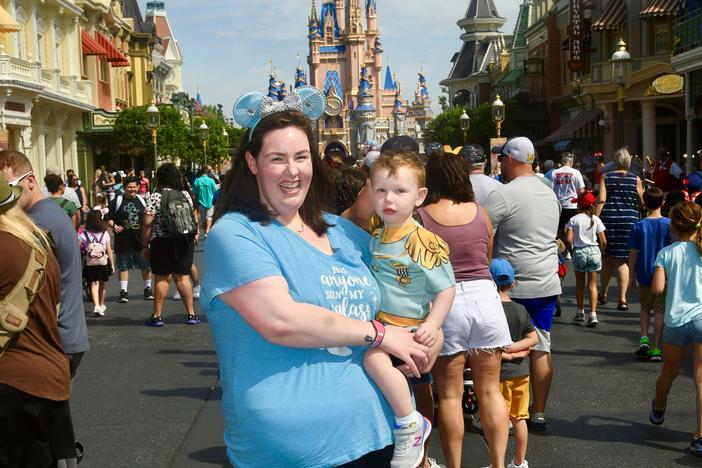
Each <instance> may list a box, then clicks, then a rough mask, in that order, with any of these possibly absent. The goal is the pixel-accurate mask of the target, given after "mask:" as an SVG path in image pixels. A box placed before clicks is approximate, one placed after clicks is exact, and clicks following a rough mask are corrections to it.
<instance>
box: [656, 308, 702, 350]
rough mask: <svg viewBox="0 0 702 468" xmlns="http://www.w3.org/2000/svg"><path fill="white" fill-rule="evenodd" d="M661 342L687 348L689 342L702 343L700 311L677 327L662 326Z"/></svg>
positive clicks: (701, 315)
mask: <svg viewBox="0 0 702 468" xmlns="http://www.w3.org/2000/svg"><path fill="white" fill-rule="evenodd" d="M663 342H664V343H667V344H669V345H673V346H678V347H680V348H687V347H688V346H689V345H690V344H702V313H699V314H697V315H696V316H695V317H694V318H693V319H692V320H690V321H689V322H687V323H686V324H684V325H681V326H679V327H669V326H668V325H666V326H665V327H664V328H663Z"/></svg>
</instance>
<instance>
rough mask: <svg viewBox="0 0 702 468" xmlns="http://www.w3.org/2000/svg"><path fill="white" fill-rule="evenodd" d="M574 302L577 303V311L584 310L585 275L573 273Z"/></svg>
mask: <svg viewBox="0 0 702 468" xmlns="http://www.w3.org/2000/svg"><path fill="white" fill-rule="evenodd" d="M575 300H576V302H577V303H578V310H583V309H584V308H585V273H583V272H581V271H576V272H575Z"/></svg>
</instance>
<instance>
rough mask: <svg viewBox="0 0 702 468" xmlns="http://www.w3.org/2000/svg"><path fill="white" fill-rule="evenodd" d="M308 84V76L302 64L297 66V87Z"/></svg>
mask: <svg viewBox="0 0 702 468" xmlns="http://www.w3.org/2000/svg"><path fill="white" fill-rule="evenodd" d="M306 85H307V76H305V72H304V71H302V67H301V66H300V65H298V66H297V69H296V70H295V88H296V89H297V88H301V87H302V86H306Z"/></svg>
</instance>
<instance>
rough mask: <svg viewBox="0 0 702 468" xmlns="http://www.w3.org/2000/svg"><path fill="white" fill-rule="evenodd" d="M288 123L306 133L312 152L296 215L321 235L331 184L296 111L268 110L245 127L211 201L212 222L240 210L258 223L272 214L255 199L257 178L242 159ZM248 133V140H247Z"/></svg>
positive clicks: (307, 126) (309, 128) (303, 119)
mask: <svg viewBox="0 0 702 468" xmlns="http://www.w3.org/2000/svg"><path fill="white" fill-rule="evenodd" d="M288 127H295V128H298V129H300V130H302V132H303V133H304V134H305V135H306V136H307V141H308V142H309V144H310V152H311V153H312V181H311V183H310V188H309V191H308V192H307V196H306V197H305V200H304V202H303V203H302V207H300V216H301V217H302V220H303V221H304V222H305V223H306V224H307V225H309V226H310V227H311V228H312V230H313V231H314V232H315V233H316V234H317V235H322V234H324V233H325V232H326V231H327V229H328V228H329V227H330V225H329V224H327V222H326V221H325V220H324V216H323V213H322V211H323V210H324V209H325V208H326V207H327V205H328V204H329V198H330V197H329V194H330V193H332V184H331V183H330V178H329V177H328V169H327V167H326V164H325V163H324V162H323V161H322V159H321V158H320V156H319V150H318V149H317V143H316V141H315V138H314V135H313V134H312V126H311V125H310V121H309V120H308V119H307V117H306V116H305V115H304V114H303V113H301V112H298V111H283V112H276V113H274V114H271V115H269V116H267V117H264V118H263V119H262V120H261V121H260V122H259V123H258V125H256V127H255V128H254V129H253V131H252V130H249V131H247V132H246V133H244V135H243V136H242V138H241V142H240V144H239V153H238V154H237V156H236V158H235V159H234V161H233V164H232V169H231V170H230V171H229V173H228V174H227V178H226V180H225V181H224V190H223V191H222V195H221V196H220V198H219V200H218V201H217V204H216V205H215V213H214V221H215V222H216V221H217V220H218V219H219V218H221V217H222V216H224V215H225V214H226V213H229V212H238V213H242V214H244V215H246V216H247V217H248V218H249V219H250V220H251V221H256V222H260V223H261V224H267V223H269V222H270V221H271V219H273V217H274V216H275V215H276V214H275V213H272V212H271V211H270V210H269V209H268V208H267V207H266V206H265V205H264V204H263V203H261V200H260V199H259V191H258V182H257V180H256V176H255V175H253V173H252V172H251V169H249V165H248V163H247V162H246V153H247V152H250V153H251V154H252V155H253V157H254V158H258V156H259V153H260V152H261V148H262V147H263V139H264V137H265V136H266V135H267V134H268V133H270V132H272V131H274V130H280V129H283V128H288ZM250 133H251V140H250V141H249V134H250Z"/></svg>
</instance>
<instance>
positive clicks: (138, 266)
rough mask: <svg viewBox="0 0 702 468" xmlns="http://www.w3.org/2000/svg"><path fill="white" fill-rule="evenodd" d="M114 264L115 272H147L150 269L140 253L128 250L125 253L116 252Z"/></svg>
mask: <svg viewBox="0 0 702 468" xmlns="http://www.w3.org/2000/svg"><path fill="white" fill-rule="evenodd" d="M115 257H116V258H115V263H116V264H117V265H116V267H117V271H128V270H142V271H148V270H150V269H151V266H150V265H149V262H148V261H147V260H146V259H145V258H144V255H143V254H142V253H141V252H137V251H136V250H130V251H127V252H117V253H116V254H115Z"/></svg>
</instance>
